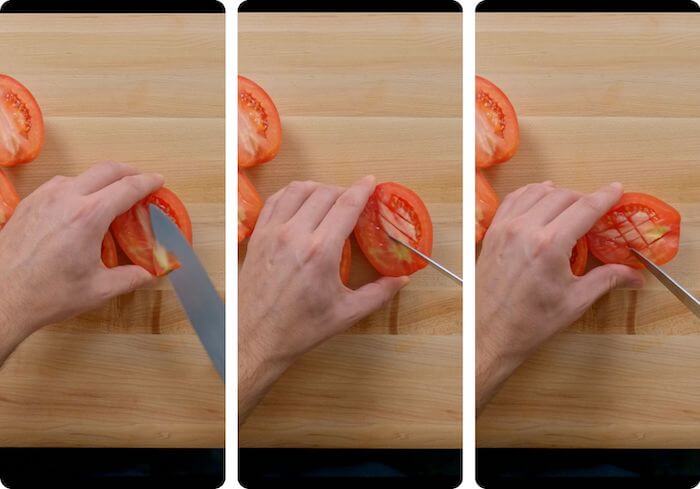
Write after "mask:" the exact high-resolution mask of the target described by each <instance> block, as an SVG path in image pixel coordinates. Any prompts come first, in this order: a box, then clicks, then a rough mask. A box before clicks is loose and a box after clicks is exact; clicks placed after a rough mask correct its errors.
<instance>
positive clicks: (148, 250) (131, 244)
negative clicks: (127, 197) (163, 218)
mask: <svg viewBox="0 0 700 489" xmlns="http://www.w3.org/2000/svg"><path fill="white" fill-rule="evenodd" d="M148 204H154V205H156V206H158V207H159V208H160V209H161V210H162V211H163V212H165V214H166V215H167V216H168V217H170V219H172V220H173V222H174V223H175V224H177V226H178V227H179V228H180V231H182V234H183V235H184V236H185V238H187V241H189V242H190V243H192V221H190V215H189V214H188V213H187V209H186V208H185V205H184V204H183V203H182V201H181V200H180V199H179V198H178V197H177V195H175V194H174V193H173V192H172V191H171V190H169V189H167V188H165V187H163V188H161V189H159V190H156V191H155V192H153V193H152V194H151V195H149V196H148V197H146V198H145V199H142V200H141V201H140V202H138V203H137V204H136V205H134V206H133V207H132V208H131V209H129V210H128V211H126V212H125V213H124V214H122V215H120V216H118V217H117V218H116V219H115V220H114V222H113V223H112V226H111V231H112V234H113V235H114V238H115V239H116V240H117V243H119V247H120V248H121V249H122V250H123V251H124V253H125V254H126V256H128V257H129V259H130V260H131V261H132V262H134V263H135V264H136V265H139V266H141V267H143V268H145V269H146V270H148V271H149V272H151V273H152V274H153V275H156V276H158V277H160V276H161V275H165V274H167V273H168V272H171V271H173V270H175V269H177V268H178V267H179V266H180V264H179V263H178V262H177V259H176V258H175V257H174V256H173V255H172V254H171V253H169V252H168V251H167V250H166V249H165V248H164V247H163V246H162V245H161V244H159V243H158V242H157V241H156V240H155V236H154V235H153V229H151V215H150V214H149V211H148Z"/></svg>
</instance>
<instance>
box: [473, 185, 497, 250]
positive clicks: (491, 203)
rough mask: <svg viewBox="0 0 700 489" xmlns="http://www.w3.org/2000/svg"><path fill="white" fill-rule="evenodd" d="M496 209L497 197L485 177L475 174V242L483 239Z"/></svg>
mask: <svg viewBox="0 0 700 489" xmlns="http://www.w3.org/2000/svg"><path fill="white" fill-rule="evenodd" d="M497 209H498V195H497V194H496V191H495V190H494V189H493V187H492V186H491V184H490V183H489V181H488V180H486V177H485V176H484V175H482V173H481V172H480V171H477V172H476V242H477V244H478V243H479V242H480V241H481V240H482V239H483V238H484V234H486V230H487V229H488V228H489V226H490V225H491V221H492V220H493V216H494V215H496V210H497Z"/></svg>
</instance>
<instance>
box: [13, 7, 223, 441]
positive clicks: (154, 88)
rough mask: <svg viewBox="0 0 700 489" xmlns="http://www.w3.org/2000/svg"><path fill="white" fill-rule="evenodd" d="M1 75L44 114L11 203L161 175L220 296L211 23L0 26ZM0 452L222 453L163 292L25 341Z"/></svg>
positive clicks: (172, 306) (104, 20) (125, 19)
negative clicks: (39, 139)
mask: <svg viewBox="0 0 700 489" xmlns="http://www.w3.org/2000/svg"><path fill="white" fill-rule="evenodd" d="M0 44H2V46H3V48H2V50H0V64H1V65H2V66H3V70H4V72H6V73H7V74H9V75H11V76H14V77H16V78H17V79H19V80H20V81H21V82H22V83H24V84H26V85H27V86H28V87H29V88H30V89H31V90H32V92H33V93H34V96H35V97H36V99H37V100H38V102H39V104H40V105H41V108H42V111H43V113H44V117H45V121H46V143H45V146H44V149H43V152H42V154H41V155H40V157H39V158H38V159H37V160H36V161H34V162H32V163H31V164H29V165H26V166H23V167H21V168H14V169H11V170H10V171H9V172H7V173H8V174H9V176H10V178H11V179H12V180H13V182H14V183H15V185H16V187H17V190H18V192H19V194H20V195H21V196H26V195H28V194H29V193H30V192H32V191H33V190H34V189H36V188H37V187H38V186H39V185H41V184H42V183H43V182H45V181H46V180H48V179H49V178H51V177H52V176H54V175H59V174H60V175H67V176H73V175H76V174H78V173H80V172H82V171H84V170H85V169H87V168H88V167H89V166H90V165H92V164H93V163H95V162H97V161H102V160H118V161H124V162H126V163H129V164H132V165H133V166H135V167H137V168H139V169H140V170H142V171H145V172H149V171H154V172H159V173H162V174H163V175H164V176H165V179H166V186H168V187H169V188H171V189H172V190H173V191H175V192H176V193H177V194H178V195H179V196H180V198H181V199H182V200H183V201H184V203H185V204H186V206H187V208H188V210H189V212H190V217H191V218H192V223H193V233H194V247H195V251H196V252H197V254H198V255H199V256H200V258H201V259H202V262H203V264H204V266H205V268H206V269H207V271H208V272H209V274H210V276H211V277H212V280H213V282H214V284H215V286H216V287H217V289H218V290H219V292H220V293H221V294H222V295H223V294H224V277H225V257H224V256H225V253H224V249H225V248H224V236H225V232H224V222H225V217H224V216H225V214H224V212H225V211H224V207H225V206H224V199H225V191H224V175H225V170H224V160H225V158H224V127H225V122H224V82H225V79H224V18H223V16H221V15H199V14H198V15H113V14H110V15H102V16H100V15H68V14H56V15H39V14H32V15H20V14H17V15H14V14H13V15H7V14H3V15H0ZM0 392H2V395H1V396H0V426H1V427H0V445H2V446H15V447H17V446H23V447H24V446H67V447H77V446H83V447H221V446H223V444H224V388H223V384H222V383H221V381H220V379H219V378H218V376H217V374H216V372H215V371H214V369H213V368H212V366H211V363H210V361H209V360H208V357H207V356H206V353H205V352H204V350H203V349H202V346H201V344H200V343H199V340H198V338H197V336H196V335H195V334H194V332H193V330H192V327H191V326H190V325H189V323H188V321H187V318H186V316H185V314H184V312H183V311H182V308H181V306H180V304H179V303H178V301H177V299H176V297H175V293H174V291H173V289H172V287H171V285H170V283H169V282H168V281H167V280H161V281H159V282H158V283H157V284H156V285H155V286H154V287H153V288H152V289H143V290H137V291H136V292H134V293H132V294H128V295H125V296H122V297H119V298H117V299H115V300H113V301H111V302H110V303H108V304H105V305H104V306H103V307H101V308H99V309H98V310H95V311H90V312H88V313H85V314H82V315H80V316H79V317H77V318H74V319H71V320H69V321H65V322H63V323H60V324H55V325H50V326H48V327H46V328H45V329H43V330H42V331H40V332H38V333H36V334H35V335H33V336H32V337H31V338H30V339H29V340H27V342H25V343H24V344H22V345H21V346H20V348H19V349H18V350H17V351H15V352H14V353H13V354H12V356H11V357H10V359H9V360H8V361H7V362H6V364H5V365H4V366H3V367H2V369H0Z"/></svg>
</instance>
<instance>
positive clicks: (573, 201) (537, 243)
mask: <svg viewBox="0 0 700 489" xmlns="http://www.w3.org/2000/svg"><path fill="white" fill-rule="evenodd" d="M621 195H622V186H621V185H620V184H619V183H618V184H612V185H607V186H605V187H603V188H601V189H600V190H598V191H597V192H594V193H592V194H589V195H582V194H579V193H578V192H574V191H571V190H567V189H563V188H556V187H555V186H553V185H552V184H551V183H549V182H547V183H540V184H531V185H528V186H526V187H523V188H520V189H518V190H516V191H515V192H513V193H511V194H510V195H508V196H507V197H506V198H505V199H504V200H503V203H502V204H501V206H500V207H499V208H498V211H497V212H496V215H495V217H494V219H493V222H492V223H491V227H490V228H489V231H488V232H487V233H486V236H485V237H484V241H483V247H482V249H481V255H480V256H479V260H478V261H477V264H476V284H477V287H476V352H477V353H476V355H477V372H476V384H477V391H476V397H477V411H478V410H479V409H480V407H481V406H483V405H484V404H485V403H486V402H487V401H488V399H490V397H491V396H492V395H493V394H494V393H495V392H496V390H497V389H498V387H499V386H500V384H501V383H502V382H503V381H505V379H506V378H507V377H508V376H510V375H511V374H512V373H513V372H514V371H515V369H516V368H517V367H518V366H519V365H520V364H521V363H522V362H523V361H524V360H525V359H526V358H527V357H528V356H529V355H531V354H532V353H533V352H534V351H535V350H536V349H537V348H538V347H539V346H540V345H541V344H542V343H544V342H545V341H546V340H547V339H549V338H550V337H551V336H552V335H554V334H555V333H557V332H558V331H561V330H562V329H564V328H565V327H566V326H568V325H570V324H571V323H573V322H574V321H575V320H576V319H578V318H579V317H580V316H581V315H582V314H583V313H584V312H585V311H586V310H587V309H588V308H589V307H590V306H591V305H592V304H593V303H594V302H595V301H596V300H597V299H598V298H599V297H601V296H602V295H603V294H605V293H607V292H608V291H610V290H611V289H613V288H616V287H631V288H639V287H641V286H642V285H643V284H644V278H643V276H642V275H641V273H640V272H639V271H637V270H634V269H633V268H630V267H628V266H625V265H618V264H614V265H603V266H600V267H596V268H594V269H593V270H591V271H589V272H588V273H587V274H585V275H582V276H576V275H574V273H572V268H571V264H570V257H571V253H572V248H573V247H574V245H575V244H576V243H577V240H579V238H581V237H582V236H584V235H585V234H586V233H587V232H588V230H589V229H591V227H593V225H594V224H595V223H596V222H597V221H598V219H600V217H601V216H603V215H604V214H605V213H606V212H607V211H608V210H609V209H610V208H611V207H612V206H613V205H615V203H616V202H618V200H619V199H620V196H621Z"/></svg>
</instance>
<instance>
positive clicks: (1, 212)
mask: <svg viewBox="0 0 700 489" xmlns="http://www.w3.org/2000/svg"><path fill="white" fill-rule="evenodd" d="M18 204H19V195H17V191H16V190H15V186H14V185H12V182H11V181H10V179H9V178H7V175H5V173H4V172H3V171H2V170H0V229H2V228H4V227H5V224H7V221H9V220H10V217H12V214H13V213H14V212H15V208H16V207H17V205H18Z"/></svg>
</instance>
